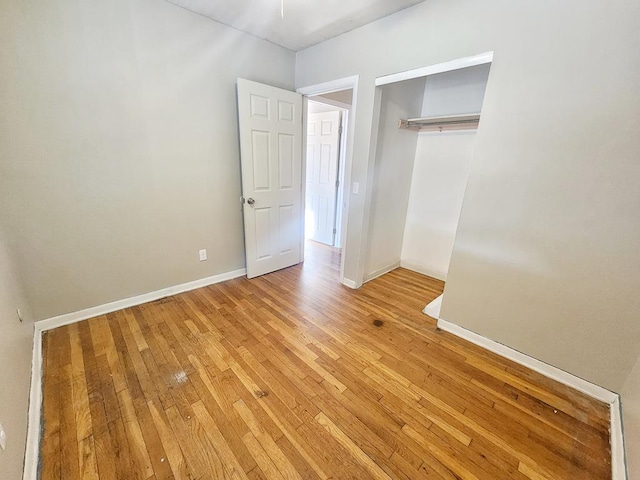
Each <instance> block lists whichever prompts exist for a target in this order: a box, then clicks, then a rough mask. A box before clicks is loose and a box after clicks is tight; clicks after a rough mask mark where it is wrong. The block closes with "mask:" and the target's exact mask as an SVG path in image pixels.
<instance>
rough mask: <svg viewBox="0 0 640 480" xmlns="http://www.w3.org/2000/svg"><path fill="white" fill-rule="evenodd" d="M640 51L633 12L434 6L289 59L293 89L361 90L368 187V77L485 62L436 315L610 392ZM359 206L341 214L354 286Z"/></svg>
mask: <svg viewBox="0 0 640 480" xmlns="http://www.w3.org/2000/svg"><path fill="white" fill-rule="evenodd" d="M639 44H640V3H638V2H636V1H633V0H622V1H621V2H617V3H616V7H615V8H611V5H609V4H606V3H605V2H599V1H587V2H584V1H578V0H568V1H566V2H560V3H558V2H532V3H522V2H500V1H497V0H487V1H483V2H474V1H472V0H460V1H456V2H449V1H446V0H431V1H429V2H424V3H422V4H420V5H417V6H414V7H411V8H409V9H407V10H404V11H402V12H399V13H397V14H394V15H392V16H389V17H387V18H385V19H382V20H379V21H377V22H374V23H372V24H369V25H367V26H364V27H361V28H359V29H357V30H354V31H353V32H350V33H347V34H344V35H341V36H340V37H337V38H335V39H332V40H329V41H326V42H324V43H322V44H320V45H317V46H314V47H312V48H309V49H307V50H303V51H301V52H298V53H297V56H296V86H297V87H304V86H307V85H314V84H318V83H322V82H326V81H330V80H332V79H336V78H343V77H347V76H350V75H356V74H357V75H359V85H358V95H357V100H356V124H355V136H354V150H353V158H354V161H353V166H352V170H351V172H350V179H351V181H358V182H361V184H366V182H367V180H368V179H369V177H370V176H371V175H372V174H373V164H374V161H375V156H372V155H371V153H372V150H375V148H374V147H375V142H372V128H371V127H372V124H373V122H374V121H375V107H376V105H377V103H376V96H377V95H376V88H375V86H374V82H375V78H376V77H377V76H381V75H387V74H391V73H396V72H401V71H406V70H410V69H414V68H419V67H423V66H427V65H434V64H437V63H440V62H445V61H450V60H452V59H456V58H462V57H468V56H472V55H476V54H479V53H481V52H487V51H493V52H494V61H493V64H492V66H491V74H490V76H489V82H488V86H487V91H486V95H485V100H484V104H483V110H482V122H481V125H480V128H479V130H478V133H477V136H476V145H475V151H474V158H473V161H472V164H471V169H470V173H469V183H468V187H467V191H466V193H465V197H464V202H463V208H462V214H461V219H460V224H459V228H458V234H457V237H456V241H455V245H454V249H453V254H452V259H451V265H450V269H449V273H448V278H447V280H448V281H447V286H446V289H445V295H444V301H443V306H442V315H443V317H444V318H445V319H447V320H449V321H451V322H454V323H457V324H459V325H461V326H463V327H465V328H467V329H469V330H472V331H475V332H477V333H480V334H482V335H484V336H487V337H489V338H491V339H493V340H496V341H499V342H501V343H504V344H506V345H508V346H510V347H512V348H515V349H517V350H519V351H522V352H524V353H527V354H529V355H532V356H534V357H536V358H538V359H540V360H543V361H546V362H548V363H550V364H552V365H554V366H556V367H559V368H562V369H564V370H567V371H569V372H571V373H573V374H576V375H579V376H581V377H583V378H585V379H587V380H590V381H592V382H595V383H597V384H599V385H602V386H604V387H608V388H610V389H613V390H617V391H619V390H620V389H621V388H622V385H623V382H624V380H625V379H626V377H627V376H628V374H629V372H630V371H631V368H632V367H633V365H634V363H635V361H636V358H637V357H638V353H639V351H640V322H638V321H637V312H638V311H640V296H638V295H637V292H638V291H639V290H640V250H638V248H637V245H639V244H640V223H639V222H638V221H637V212H638V211H640V189H638V179H640V162H638V161H637V152H638V151H640V137H639V136H638V135H637V131H638V130H639V129H640V95H638V88H637V85H638V84H639V83H640V56H638V55H637V51H636V50H637V48H636V46H637V45H639ZM370 198H371V192H370V191H368V192H364V193H362V194H360V195H351V199H350V203H349V205H350V210H349V215H348V222H349V229H348V235H347V241H346V252H347V258H346V259H345V274H346V276H347V277H348V278H351V279H358V278H362V277H363V275H364V268H363V266H364V261H365V259H364V258H363V255H362V253H361V254H360V255H358V254H357V252H362V251H363V250H364V248H363V246H364V245H366V241H367V233H368V216H367V213H368V212H367V209H368V207H367V204H368V203H369V200H370Z"/></svg>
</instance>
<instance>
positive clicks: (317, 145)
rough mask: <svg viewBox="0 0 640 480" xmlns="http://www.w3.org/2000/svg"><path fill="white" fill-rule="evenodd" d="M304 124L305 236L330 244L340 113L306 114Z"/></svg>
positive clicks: (334, 205) (333, 220) (333, 213)
mask: <svg viewBox="0 0 640 480" xmlns="http://www.w3.org/2000/svg"><path fill="white" fill-rule="evenodd" d="M307 118H308V122H307V160H306V161H307V179H306V181H307V185H306V199H307V201H306V204H305V229H306V232H305V233H306V237H307V238H310V239H312V240H315V241H317V242H322V243H326V244H327V245H333V244H334V240H335V233H334V229H335V218H336V194H337V186H336V181H337V180H338V159H339V155H340V152H339V145H340V112H339V111H334V112H323V113H309V114H308V117H307Z"/></svg>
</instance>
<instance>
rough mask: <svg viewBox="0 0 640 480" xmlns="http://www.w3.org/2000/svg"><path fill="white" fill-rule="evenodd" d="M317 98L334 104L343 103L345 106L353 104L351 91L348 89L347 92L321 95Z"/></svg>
mask: <svg viewBox="0 0 640 480" xmlns="http://www.w3.org/2000/svg"><path fill="white" fill-rule="evenodd" d="M318 97H320V98H325V99H327V100H334V101H336V102H340V103H344V104H345V105H351V103H352V102H353V89H351V88H350V89H348V90H339V91H337V92H331V93H325V94H323V95H318Z"/></svg>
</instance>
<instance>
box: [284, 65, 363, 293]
mask: <svg viewBox="0 0 640 480" xmlns="http://www.w3.org/2000/svg"><path fill="white" fill-rule="evenodd" d="M359 78H360V77H359V75H354V76H351V77H345V78H340V79H337V80H332V81H329V82H325V83H319V84H316V85H309V86H307V87H300V88H298V89H297V90H296V92H298V93H300V94H302V95H303V102H302V115H303V118H304V122H303V126H302V128H303V131H302V142H303V144H302V151H303V152H306V151H307V101H308V97H313V96H315V95H323V94H325V93H333V92H338V91H340V90H349V89H352V90H353V97H352V98H353V101H352V102H351V103H352V104H351V108H350V110H349V114H350V115H349V122H348V125H347V129H346V131H347V141H346V154H345V156H344V181H343V182H342V185H340V192H341V195H342V198H343V201H342V202H341V203H342V205H339V206H340V208H342V207H343V206H344V208H342V214H341V225H340V231H341V235H340V236H341V238H340V244H341V245H342V255H340V282H341V283H343V284H345V285H347V286H349V287H351V288H353V285H352V283H353V282H350V281H348V280H347V282H346V283H345V278H344V259H345V257H346V255H347V242H346V241H345V240H346V238H347V225H348V220H349V203H350V202H349V200H350V195H349V188H348V186H349V185H350V184H351V166H352V164H353V138H354V134H355V124H356V122H355V115H356V99H357V98H358V80H359ZM302 168H303V169H304V170H303V172H302V178H306V173H307V172H306V162H302ZM302 188H303V192H302V198H305V194H306V192H305V191H304V188H305V184H304V182H303V185H302ZM302 258H303V260H304V242H303V244H302Z"/></svg>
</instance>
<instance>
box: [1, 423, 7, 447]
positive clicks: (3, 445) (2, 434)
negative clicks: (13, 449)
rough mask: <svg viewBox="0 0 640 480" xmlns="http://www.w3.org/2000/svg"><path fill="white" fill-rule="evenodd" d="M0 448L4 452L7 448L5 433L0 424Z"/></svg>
mask: <svg viewBox="0 0 640 480" xmlns="http://www.w3.org/2000/svg"><path fill="white" fill-rule="evenodd" d="M0 448H1V449H2V450H5V449H6V448H7V432H5V431H4V427H3V426H2V425H1V424H0Z"/></svg>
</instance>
